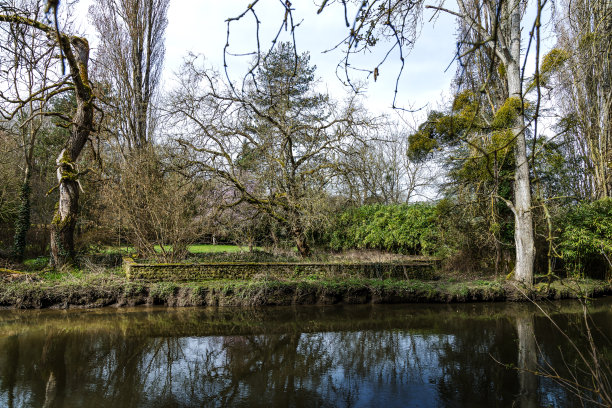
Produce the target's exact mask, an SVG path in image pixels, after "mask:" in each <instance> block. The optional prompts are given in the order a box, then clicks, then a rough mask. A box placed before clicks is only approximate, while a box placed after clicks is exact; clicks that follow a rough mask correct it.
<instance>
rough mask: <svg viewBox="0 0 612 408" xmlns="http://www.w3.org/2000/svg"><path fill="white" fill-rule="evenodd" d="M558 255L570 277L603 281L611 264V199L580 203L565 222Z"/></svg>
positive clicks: (566, 217) (568, 214) (570, 212)
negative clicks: (588, 277) (601, 278)
mask: <svg viewBox="0 0 612 408" xmlns="http://www.w3.org/2000/svg"><path fill="white" fill-rule="evenodd" d="M562 223H563V228H562V230H563V232H562V234H561V237H560V243H559V249H558V252H559V254H560V255H561V257H562V258H563V261H564V265H565V268H566V270H567V272H568V274H570V275H574V276H576V275H578V276H580V275H585V274H587V275H589V276H593V277H595V276H596V275H599V277H603V276H602V275H605V274H607V273H610V271H611V268H612V266H611V265H612V264H611V263H610V261H611V260H612V199H611V198H605V199H602V200H598V201H594V202H592V203H583V204H580V205H578V206H576V207H574V208H573V209H571V210H570V211H569V212H568V213H567V214H566V216H565V217H564V219H563V220H562Z"/></svg>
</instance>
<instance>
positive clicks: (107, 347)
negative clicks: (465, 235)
mask: <svg viewBox="0 0 612 408" xmlns="http://www.w3.org/2000/svg"><path fill="white" fill-rule="evenodd" d="M544 307H545V309H546V310H547V311H548V312H549V313H551V316H552V317H553V319H554V320H555V321H557V322H558V324H559V326H560V328H561V329H563V330H564V331H566V333H569V334H570V336H571V337H572V338H574V339H576V341H577V342H578V347H579V350H582V349H585V343H584V342H583V340H581V338H580V333H582V332H584V321H583V315H582V308H581V307H580V305H579V304H578V303H576V302H558V303H554V304H547V305H544ZM590 309H591V316H592V317H593V320H594V324H595V325H596V326H597V327H598V330H595V331H594V334H595V336H596V338H595V343H596V345H597V346H598V348H599V350H600V351H601V352H602V353H603V354H604V355H607V356H610V355H611V354H610V353H609V352H608V350H610V347H609V342H608V340H606V338H612V323H611V322H612V299H601V300H597V301H594V302H593V303H591V305H590ZM585 351H586V350H585ZM576 358H577V351H576V350H575V349H573V348H572V347H571V346H570V345H569V344H568V342H567V341H566V340H565V339H564V337H563V336H562V335H561V333H560V332H559V331H558V330H557V329H556V328H554V327H553V325H552V324H551V322H550V321H549V320H548V319H547V318H546V317H544V316H543V315H542V313H540V312H539V311H538V310H537V309H536V308H535V307H534V306H533V305H530V304H458V305H418V304H416V305H362V306H335V307H315V306H312V307H304V306H301V307H294V308H291V307H275V308H263V309H233V308H226V309H208V308H199V309H198V308H193V309H163V308H133V309H119V310H116V309H100V310H83V311H51V310H44V311H9V310H4V311H0V407H87V408H91V407H113V408H119V407H199V406H238V407H258V406H261V407H285V406H304V407H316V406H319V407H323V406H331V407H372V406H374V407H380V408H391V407H437V406H446V407H460V406H469V407H478V406H482V407H494V406H500V407H507V406H523V407H531V406H534V407H535V406H553V407H563V406H576V405H580V401H579V400H577V399H576V397H574V395H573V394H572V393H570V392H568V391H567V390H566V389H564V388H563V387H561V386H560V385H558V384H557V383H556V382H554V381H553V380H551V379H547V378H542V377H536V376H534V375H532V374H529V373H525V372H521V371H520V370H517V369H516V367H517V366H522V367H527V368H529V369H531V370H535V369H543V368H546V367H548V365H547V364H550V366H552V367H553V368H556V369H558V370H559V373H560V374H561V375H562V376H568V375H571V371H574V373H578V374H576V375H577V379H578V380H579V381H582V382H585V383H588V380H589V378H588V375H586V374H584V373H581V372H579V371H576V370H579V369H580V368H581V367H580V366H578V367H575V366H574V363H575V361H576ZM549 369H550V367H549Z"/></svg>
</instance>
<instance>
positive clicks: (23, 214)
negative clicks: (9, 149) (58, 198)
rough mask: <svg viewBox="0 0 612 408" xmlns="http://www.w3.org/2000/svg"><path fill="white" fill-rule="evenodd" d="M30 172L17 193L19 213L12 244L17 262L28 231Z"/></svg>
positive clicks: (22, 254) (21, 256)
mask: <svg viewBox="0 0 612 408" xmlns="http://www.w3.org/2000/svg"><path fill="white" fill-rule="evenodd" d="M30 194H31V188H30V172H29V169H28V170H26V174H25V177H24V180H23V184H22V185H21V191H20V193H19V212H18V214H17V219H16V220H15V239H14V242H13V256H14V257H15V260H16V261H18V262H21V261H23V256H24V254H25V248H26V244H27V242H26V236H27V233H28V230H29V229H30Z"/></svg>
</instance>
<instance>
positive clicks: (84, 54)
mask: <svg viewBox="0 0 612 408" xmlns="http://www.w3.org/2000/svg"><path fill="white" fill-rule="evenodd" d="M60 42H61V46H62V49H63V50H64V55H65V56H66V59H67V60H68V64H69V65H70V74H71V77H72V81H73V83H74V87H75V99H76V104H77V109H76V112H75V114H74V116H73V118H72V127H71V131H70V139H69V140H68V143H67V145H66V148H65V149H64V150H62V152H61V153H60V155H59V157H58V158H57V181H58V190H59V202H58V205H57V209H56V211H55V215H54V217H53V221H52V222H51V260H50V264H51V265H52V266H54V267H61V266H62V265H65V264H70V263H73V262H74V255H75V248H74V230H75V226H76V221H77V216H78V212H79V188H80V185H79V181H78V178H79V172H78V169H77V164H76V161H77V160H78V158H79V155H80V154H81V151H82V150H83V147H84V146H85V143H86V142H87V140H88V138H89V134H90V132H91V129H92V127H93V109H94V107H93V98H94V96H93V92H92V90H91V84H90V83H89V77H88V73H87V64H88V62H89V44H88V43H87V40H85V39H83V38H78V37H68V36H62V38H61V41H60ZM73 49H74V52H73Z"/></svg>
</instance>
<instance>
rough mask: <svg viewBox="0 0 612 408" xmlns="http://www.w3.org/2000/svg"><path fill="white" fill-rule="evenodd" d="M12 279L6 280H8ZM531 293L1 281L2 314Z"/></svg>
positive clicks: (541, 287)
mask: <svg viewBox="0 0 612 408" xmlns="http://www.w3.org/2000/svg"><path fill="white" fill-rule="evenodd" d="M5 275H6V274H5ZM524 293H525V291H524V289H521V288H519V287H517V286H516V285H515V284H514V283H513V282H510V281H505V280H502V279H497V280H486V279H475V280H461V279H441V280H437V281H420V280H378V279H346V278H345V279H329V278H302V279H273V280H271V279H266V278H261V279H252V280H216V281H207V282H197V283H195V282H193V283H189V282H188V283H174V282H158V283H141V282H131V281H128V280H127V279H126V278H125V276H124V275H123V273H122V271H121V269H120V268H116V269H112V270H104V271H97V272H84V271H73V272H69V273H57V272H46V273H42V274H38V275H28V274H23V275H21V276H15V275H13V277H12V278H11V279H8V278H6V277H5V278H4V279H0V307H2V308H24V309H30V308H71V307H81V308H95V307H103V306H116V307H121V306H135V305H142V304H147V305H166V306H263V305H314V304H321V305H329V304H342V303H344V304H363V303H413V302H432V303H449V302H473V301H522V300H527V298H526V297H525V294H524ZM610 293H612V286H611V285H610V284H609V283H607V282H603V281H596V280H561V281H555V282H553V283H552V284H550V285H548V284H546V283H540V284H537V285H536V286H535V288H534V290H533V291H532V292H530V293H529V294H528V295H529V296H530V297H531V298H534V299H566V298H575V297H578V296H593V297H595V296H603V295H607V294H610Z"/></svg>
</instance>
